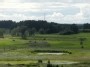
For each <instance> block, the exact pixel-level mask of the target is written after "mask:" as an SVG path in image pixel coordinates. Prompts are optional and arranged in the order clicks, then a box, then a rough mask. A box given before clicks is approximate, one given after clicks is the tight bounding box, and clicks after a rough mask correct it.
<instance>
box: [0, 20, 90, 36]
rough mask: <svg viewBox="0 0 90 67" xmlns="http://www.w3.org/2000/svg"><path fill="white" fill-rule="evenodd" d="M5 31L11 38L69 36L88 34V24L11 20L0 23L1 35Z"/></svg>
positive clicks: (89, 30) (89, 26)
mask: <svg viewBox="0 0 90 67" xmlns="http://www.w3.org/2000/svg"><path fill="white" fill-rule="evenodd" d="M7 31H8V32H9V33H10V34H11V35H13V36H19V35H21V36H22V37H24V36H25V34H27V35H28V36H31V35H34V34H35V33H40V34H52V33H58V34H62V35H70V34H77V33H79V32H90V24H88V23H86V24H58V23H55V22H47V21H43V20H38V21H36V20H25V21H20V22H15V21H12V20H7V21H5V20H4V21H0V33H1V35H2V34H3V33H7Z"/></svg>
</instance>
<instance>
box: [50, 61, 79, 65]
mask: <svg viewBox="0 0 90 67" xmlns="http://www.w3.org/2000/svg"><path fill="white" fill-rule="evenodd" d="M76 63H79V62H73V61H51V64H56V65H57V64H76Z"/></svg>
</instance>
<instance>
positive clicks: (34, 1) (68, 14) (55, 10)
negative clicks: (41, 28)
mask: <svg viewBox="0 0 90 67" xmlns="http://www.w3.org/2000/svg"><path fill="white" fill-rule="evenodd" d="M44 19H45V20H47V21H49V22H56V23H69V24H72V23H76V24H83V23H90V0H0V20H13V21H16V22H19V21H22V20H44Z"/></svg>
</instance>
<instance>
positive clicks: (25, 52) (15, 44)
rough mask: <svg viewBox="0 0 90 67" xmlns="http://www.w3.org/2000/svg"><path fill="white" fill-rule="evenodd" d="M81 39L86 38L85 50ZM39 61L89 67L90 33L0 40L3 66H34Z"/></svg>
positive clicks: (70, 66)
mask: <svg viewBox="0 0 90 67" xmlns="http://www.w3.org/2000/svg"><path fill="white" fill-rule="evenodd" d="M80 38H86V40H85V41H84V44H83V45H84V48H81V45H80ZM35 50H39V51H41V52H43V51H44V52H45V51H47V50H48V51H52V52H53V51H60V52H70V54H68V53H66V54H63V55H48V54H46V55H39V54H38V53H39V52H35ZM38 60H42V61H43V62H47V61H48V60H50V61H51V62H52V61H60V62H61V61H70V62H78V64H76V67H89V66H90V33H79V34H73V35H59V34H43V35H41V34H36V35H35V36H31V37H28V38H27V39H26V40H23V39H21V38H20V37H12V36H9V35H8V36H5V38H0V64H1V65H2V64H12V65H13V64H33V63H37V62H38ZM63 66H64V67H75V64H73V65H65V64H64V65H63ZM5 67H7V66H5ZM16 67H18V66H16ZM23 67H24V66H23ZM27 67H28V66H27ZM29 67H30V66H29ZM31 67H34V66H31ZM43 67H44V66H43Z"/></svg>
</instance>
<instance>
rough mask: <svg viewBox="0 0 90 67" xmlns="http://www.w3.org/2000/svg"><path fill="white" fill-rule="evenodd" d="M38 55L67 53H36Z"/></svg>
mask: <svg viewBox="0 0 90 67" xmlns="http://www.w3.org/2000/svg"><path fill="white" fill-rule="evenodd" d="M37 54H38V55H63V54H68V53H37Z"/></svg>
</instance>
